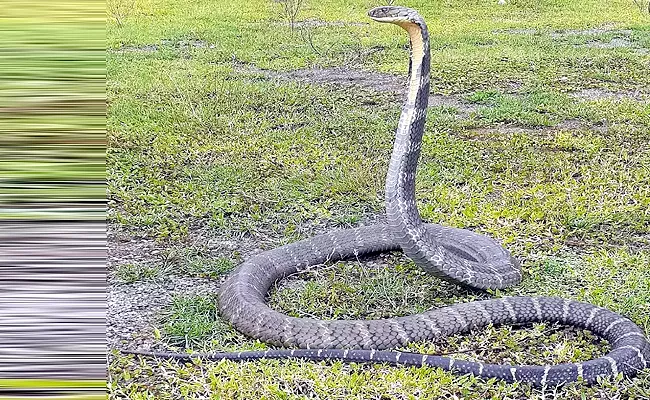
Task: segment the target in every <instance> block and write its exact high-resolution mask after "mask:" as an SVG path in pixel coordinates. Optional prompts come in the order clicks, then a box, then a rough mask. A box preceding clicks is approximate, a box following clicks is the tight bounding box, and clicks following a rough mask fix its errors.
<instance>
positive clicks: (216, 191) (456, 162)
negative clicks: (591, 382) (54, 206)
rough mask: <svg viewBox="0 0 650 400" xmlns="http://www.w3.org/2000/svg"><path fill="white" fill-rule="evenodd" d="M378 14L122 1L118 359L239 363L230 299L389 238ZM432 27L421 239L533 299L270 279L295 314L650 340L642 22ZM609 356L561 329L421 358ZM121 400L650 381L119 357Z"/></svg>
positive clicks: (346, 272) (399, 35)
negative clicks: (440, 235) (351, 233)
mask: <svg viewBox="0 0 650 400" xmlns="http://www.w3.org/2000/svg"><path fill="white" fill-rule="evenodd" d="M377 5H380V3H373V2H367V1H365V2H358V3H352V2H346V1H342V0H330V1H325V2H314V1H306V2H305V3H304V5H303V8H302V9H301V10H300V13H299V14H298V21H299V22H298V23H296V24H294V28H293V30H292V28H291V25H290V24H289V22H288V21H287V19H286V18H285V17H284V15H283V13H282V4H281V3H279V2H274V1H270V0H267V1H260V0H257V1H250V2H246V3H245V4H244V3H240V4H238V6H237V7H233V6H232V5H231V4H230V2H227V1H223V0H215V1H211V2H178V1H172V0H150V1H147V0H136V1H135V2H119V1H117V2H116V1H115V0H114V1H113V2H111V1H109V7H108V10H109V17H110V19H111V20H110V21H109V23H108V34H107V35H108V38H107V41H108V47H109V51H108V55H107V74H108V87H107V96H108V146H109V148H108V154H107V176H108V201H109V207H108V218H109V236H108V237H109V275H110V276H109V285H110V286H109V293H108V297H109V308H108V319H109V327H108V330H107V332H108V336H109V345H110V346H111V348H113V349H118V348H131V349H135V348H140V349H172V350H177V351H183V349H192V350H194V351H201V350H211V351H217V350H245V349H251V348H264V347H266V345H265V344H263V343H260V342H256V341H252V340H250V339H248V338H246V337H244V336H243V335H241V334H239V333H238V332H237V331H236V330H235V329H233V328H232V327H231V326H229V325H228V323H227V322H226V321H223V320H221V319H220V318H219V316H218V313H217V312H216V306H215V301H216V298H215V291H216V290H217V289H218V287H219V285H220V284H221V282H223V280H224V279H225V277H226V276H227V274H228V273H229V272H230V271H231V270H232V269H233V268H234V267H235V266H236V265H237V264H238V263H239V262H241V260H243V259H245V258H247V257H250V256H251V255H253V254H256V253H258V252H260V251H263V250H268V249H271V248H274V247H276V246H280V245H283V244H286V243H290V242H293V241H295V240H297V239H300V238H306V237H309V236H312V235H315V234H317V233H322V232H326V231H329V230H333V229H342V228H345V227H350V226H359V225H364V224H371V223H376V222H377V221H381V220H382V218H383V217H382V214H383V209H382V206H383V204H382V195H383V180H384V177H385V174H386V170H387V163H388V160H389V157H390V151H391V146H392V140H393V136H394V130H395V128H396V125H397V119H398V116H399V112H400V103H401V99H402V90H403V87H404V86H403V85H404V82H405V78H406V73H407V57H408V51H407V49H408V39H407V37H406V35H405V33H404V32H403V31H401V30H400V29H399V28H398V27H395V26H387V25H383V24H378V23H373V22H371V21H370V20H369V19H368V18H367V16H366V12H367V10H368V9H370V8H372V7H374V6H377ZM403 5H407V6H410V7H414V8H417V9H418V10H420V12H421V13H422V15H423V16H424V17H425V19H426V21H427V22H428V24H429V28H430V32H431V48H432V85H431V86H432V88H431V90H432V97H431V100H430V107H429V113H428V119H427V125H426V133H425V137H424V144H423V149H422V157H421V161H420V165H419V169H418V175H417V197H418V206H419V209H420V211H421V214H422V216H423V218H425V219H426V220H428V221H430V222H435V223H440V224H443V225H449V226H456V227H461V228H468V229H472V230H475V231H477V232H481V233H484V234H488V235H491V236H492V237H495V238H497V239H498V240H499V241H501V242H502V243H503V244H504V245H505V246H506V247H507V248H508V249H509V250H510V251H511V252H512V253H513V255H514V256H515V257H517V258H518V259H519V260H521V262H522V265H523V270H524V280H523V283H522V284H521V285H519V286H517V287H513V288H510V289H507V290H503V291H498V292H490V293H482V294H477V293H471V292H468V291H465V290H463V289H460V288H457V287H454V286H453V285H450V284H446V283H444V282H441V281H439V280H437V279H435V278H433V277H430V276H428V275H425V274H423V273H422V272H420V271H419V269H418V268H417V267H415V266H414V265H413V263H412V262H410V261H409V260H408V259H407V258H405V257H404V256H402V255H401V254H384V255H380V256H377V257H372V258H369V259H365V260H358V261H356V260H355V261H354V262H341V263H336V264H334V265H328V266H324V267H323V268H321V269H318V270H315V271H310V272H308V273H304V274H301V275H300V276H296V277H292V278H290V279H287V280H285V281H282V282H279V283H278V284H277V285H276V287H275V288H273V290H272V292H271V294H270V297H269V301H270V303H271V304H272V306H273V307H274V308H276V309H278V310H282V311H284V312H287V313H289V314H291V315H294V316H311V317H319V318H382V317H387V316H399V315H408V314H411V313H413V312H418V311H423V310H426V309H429V308H431V307H439V306H443V305H445V304H451V303H455V302H462V301H471V300H473V299H479V298H489V297H493V296H497V297H498V296H510V295H554V296H562V297H566V298H572V299H577V300H581V301H587V302H591V303H594V304H597V305H599V306H603V307H608V308H610V309H612V310H614V311H616V312H619V313H621V314H624V315H626V316H628V317H629V318H631V319H632V320H633V321H634V322H636V323H637V324H639V326H641V327H642V329H644V330H645V331H646V333H648V334H649V335H650V319H649V318H648V315H650V213H649V211H648V210H649V209H650V207H649V206H650V191H649V190H648V188H649V187H650V151H648V150H650V149H649V146H650V134H649V133H648V132H649V130H650V89H649V88H650V73H648V71H649V69H650V53H649V48H650V17H649V16H648V15H644V14H643V13H641V11H640V10H639V8H638V7H636V6H635V4H634V2H633V1H627V0H614V1H607V2H602V1H596V0H586V1H582V2H572V1H569V0H528V1H526V0H509V1H507V2H506V4H505V5H497V2H496V1H487V0H485V1H483V0H459V1H444V2H425V1H421V2H418V1H409V2H407V3H404V4H403ZM608 346H609V345H608V344H607V343H606V342H604V341H602V340H600V339H599V338H597V337H595V336H593V335H591V334H590V333H589V332H584V331H581V330H576V329H566V328H563V327H559V326H552V325H542V324H539V325H535V326H532V327H496V328H490V329H486V330H482V331H477V332H474V333H472V334H471V335H465V336H457V337H451V338H446V339H444V340H440V341H438V342H434V343H418V344H414V345H412V346H410V347H409V348H410V349H411V350H419V351H427V352H432V353H438V354H439V353H450V354H454V355H455V356H457V357H459V358H468V359H476V360H483V361H487V362H508V363H516V364H520V363H530V364H546V363H551V364H553V363H561V362H571V361H579V360H587V359H590V358H594V357H597V356H598V355H599V354H603V352H605V351H607V349H608ZM109 391H110V396H111V397H113V398H134V399H144V398H180V397H184V398H208V397H212V398H242V399H251V398H260V399H274V398H279V399H293V398H318V399H325V398H327V399H416V398H417V399H420V398H422V399H431V398H438V397H444V398H468V399H469V398H476V399H484V398H494V399H503V398H508V399H515V398H516V399H519V398H536V399H542V398H562V399H565V398H567V399H583V398H603V399H614V398H637V399H647V398H650V373H648V372H647V371H645V372H642V373H641V374H640V375H639V376H638V377H637V378H634V379H616V380H613V381H603V382H602V383H600V384H599V385H596V386H593V387H586V386H584V385H582V384H576V385H569V386H566V387H563V388H560V389H545V390H538V389H532V388H530V387H528V386H526V385H517V384H515V385H509V384H504V383H502V382H498V381H484V380H481V379H476V378H472V377H458V376H454V375H451V374H448V373H445V372H442V371H439V370H436V369H430V368H394V367H388V366H382V365H374V366H364V365H355V364H352V365H346V364H340V363H310V362H304V361H292V360H287V361H262V362H250V363H239V364H238V363H232V362H220V363H207V362H202V363H198V362H197V363H194V364H179V363H175V362H157V361H152V360H147V359H139V358H135V357H132V356H123V355H120V354H119V353H118V352H113V353H112V354H111V357H110V365H109Z"/></svg>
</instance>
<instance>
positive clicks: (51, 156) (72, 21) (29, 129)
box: [0, 0, 106, 399]
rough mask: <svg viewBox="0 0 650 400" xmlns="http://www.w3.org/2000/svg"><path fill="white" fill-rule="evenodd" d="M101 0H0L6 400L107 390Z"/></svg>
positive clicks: (0, 338)
mask: <svg viewBox="0 0 650 400" xmlns="http://www.w3.org/2000/svg"><path fill="white" fill-rule="evenodd" d="M104 4H105V3H103V2H98V1H51V2H30V1H16V0H9V1H7V0H2V1H1V2H0V399H26V398H57V399H68V398H69V399H99V398H106V390H105V389H106V342H105V310H106V296H105V283H106V273H105V258H106V246H105V242H106V231H105V184H104V181H105V154H106V149H105V71H106V62H105V56H104V43H105V22H104V21H105V11H104V10H105V5H104Z"/></svg>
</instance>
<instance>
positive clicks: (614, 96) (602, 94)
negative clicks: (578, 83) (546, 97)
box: [571, 88, 650, 101]
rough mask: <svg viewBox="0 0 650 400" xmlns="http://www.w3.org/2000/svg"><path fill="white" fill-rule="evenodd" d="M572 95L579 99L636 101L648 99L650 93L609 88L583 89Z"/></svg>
mask: <svg viewBox="0 0 650 400" xmlns="http://www.w3.org/2000/svg"><path fill="white" fill-rule="evenodd" d="M571 97H573V98H575V99H579V100H587V101H594V100H625V99H630V100H636V101H648V100H649V99H650V95H648V94H644V93H642V92H640V91H620V92H619V91H611V90H607V89H599V88H592V89H582V90H579V91H577V92H573V93H572V94H571Z"/></svg>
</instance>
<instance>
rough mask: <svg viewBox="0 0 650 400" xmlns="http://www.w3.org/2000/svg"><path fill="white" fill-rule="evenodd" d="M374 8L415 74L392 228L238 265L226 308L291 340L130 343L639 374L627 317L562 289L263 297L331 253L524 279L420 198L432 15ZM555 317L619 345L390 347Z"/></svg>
mask: <svg viewBox="0 0 650 400" xmlns="http://www.w3.org/2000/svg"><path fill="white" fill-rule="evenodd" d="M368 14H369V16H370V17H371V18H372V19H373V20H375V21H379V22H388V23H393V24H396V25H399V26H400V27H402V28H404V29H405V30H406V31H407V32H408V35H409V38H410V42H411V55H410V65H409V82H408V91H407V96H406V101H405V104H404V106H403V108H402V113H401V115H400V119H399V125H398V128H397V133H396V138H395V144H394V147H393V153H392V157H391V160H390V165H389V169H388V175H387V178H386V194H385V196H386V198H385V200H386V213H387V223H386V224H384V225H372V226H363V227H359V228H354V229H347V230H341V231H335V232H331V233H327V234H323V235H319V236H315V237H312V238H310V239H306V240H302V241H299V242H295V243H292V244H289V245H286V246H282V247H279V248H276V249H273V250H270V251H266V252H263V253H261V254H259V255H257V256H254V257H253V258H251V259H249V260H247V261H246V262H244V263H243V264H241V265H240V266H239V267H238V268H237V269H236V270H235V271H234V272H233V273H232V274H231V275H230V277H229V278H228V279H227V280H226V282H225V283H224V284H223V286H222V288H221V290H220V294H219V310H220V313H221V315H222V316H223V317H224V318H226V319H228V320H229V321H230V322H231V323H232V324H233V325H234V326H235V327H236V328H237V329H238V330H240V331H241V332H243V333H244V334H246V335H248V336H250V337H252V338H256V339H260V340H262V341H264V342H267V343H270V344H273V345H276V346H284V347H292V348H293V349H272V350H266V351H244V352H239V353H212V354H179V353H163V352H147V351H124V352H125V353H133V354H140V355H149V356H156V357H163V358H176V359H189V358H192V357H198V358H204V359H209V360H222V359H228V360H255V359H263V358H267V359H270V358H290V357H293V358H304V359H309V360H314V361H319V360H332V359H337V360H343V361H346V362H377V363H388V364H398V365H412V366H433V367H439V368H442V369H444V370H447V371H453V372H456V373H460V374H473V375H475V376H479V377H482V378H499V379H503V380H505V381H507V382H514V381H521V382H526V383H529V384H531V385H534V386H556V385H561V384H564V383H568V382H573V381H577V380H580V379H582V380H583V381H585V382H587V383H588V384H592V383H595V382H596V381H597V379H598V378H599V377H607V376H616V375H618V374H619V373H622V374H623V375H625V376H633V375H635V374H636V373H638V372H639V371H640V370H642V369H644V368H645V367H646V365H647V363H649V362H650V343H649V342H648V340H647V339H646V338H645V336H644V334H643V331H642V330H641V329H640V328H639V327H638V326H637V325H635V324H634V323H633V322H632V321H630V320H629V319H627V318H625V317H622V316H621V315H619V314H616V313H614V312H612V311H609V310H607V309H604V308H600V307H596V306H594V305H591V304H587V303H582V302H577V301H573V300H567V299H562V298H553V297H505V298H499V299H491V300H484V301H474V302H469V303H461V304H454V305H451V306H447V307H444V308H440V309H435V310H430V311H426V312H423V313H420V314H416V315H410V316H405V317H397V318H390V319H382V320H318V319H311V318H293V317H289V316H287V315H285V314H282V313H280V312H277V311H275V310H272V309H271V308H269V306H268V305H267V304H266V299H265V298H266V296H267V293H268V290H269V288H270V287H271V285H272V284H273V283H274V282H276V281H277V280H279V279H282V278H284V277H286V276H288V275H291V274H293V273H296V272H298V271H301V270H304V269H306V268H309V267H311V266H316V265H321V264H323V263H326V262H333V261H337V260H344V259H349V258H354V257H360V256H364V255H368V254H372V253H377V252H383V251H393V250H400V249H401V250H402V251H404V253H405V254H406V255H407V256H408V257H410V258H411V259H413V261H414V262H415V263H416V264H417V265H419V266H420V267H421V268H422V269H424V270H425V271H427V272H429V273H432V274H433V275H435V276H437V277H439V278H441V279H445V280H447V281H450V282H453V283H456V284H460V285H463V286H467V287H471V288H477V289H490V288H491V289H497V288H505V287H507V286H510V285H513V284H516V283H518V282H519V281H520V280H521V272H520V266H519V263H517V262H516V260H514V259H513V258H512V257H511V256H510V254H509V253H508V252H507V250H505V249H504V248H503V247H501V246H500V245H499V244H498V243H497V242H495V241H494V240H492V239H490V238H488V237H486V236H483V235H479V234H476V233H473V232H470V231H466V230H463V229H455V228H447V227H442V226H439V225H432V224H425V223H423V222H422V220H421V218H420V215H419V212H418V209H417V207H416V203H415V172H416V168H417V163H418V158H419V155H420V149H421V145H422V135H423V132H424V122H425V116H426V109H427V102H428V96H429V68H430V67H429V64H430V52H429V34H428V31H427V27H426V24H425V22H424V20H423V18H422V17H421V16H420V15H419V14H418V13H417V12H416V11H415V10H412V9H409V8H405V7H397V6H386V7H377V8H374V9H372V10H371V11H370V12H369V13H368ZM533 322H550V323H560V324H564V325H569V326H574V327H578V328H583V329H588V330H590V331H592V332H594V333H595V334H597V335H599V336H601V337H603V338H605V339H606V340H608V341H609V343H610V344H611V351H610V352H609V353H608V354H607V355H605V356H602V357H600V358H597V359H593V360H590V361H586V362H580V363H568V364H559V365H546V366H533V365H525V366H519V365H497V364H486V363H480V362H472V361H464V360H457V359H454V358H450V357H443V356H436V355H428V354H417V353H410V352H402V351H394V350H390V349H393V348H395V347H399V346H405V345H406V344H408V343H411V342H417V341H423V340H434V339H438V338H442V337H445V336H448V335H452V334H458V333H466V332H469V331H470V330H472V329H479V328H483V327H486V326H488V325H491V324H492V325H502V324H521V323H533Z"/></svg>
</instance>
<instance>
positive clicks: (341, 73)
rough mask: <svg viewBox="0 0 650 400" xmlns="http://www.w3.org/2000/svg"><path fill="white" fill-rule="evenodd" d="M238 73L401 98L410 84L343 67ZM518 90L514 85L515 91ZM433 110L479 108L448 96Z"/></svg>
mask: <svg viewBox="0 0 650 400" xmlns="http://www.w3.org/2000/svg"><path fill="white" fill-rule="evenodd" d="M235 70H236V71H237V72H240V73H250V74H259V75H263V76H264V77H266V78H269V79H280V80H293V81H299V82H305V83H310V84H322V85H337V86H357V87H361V88H365V89H371V90H375V91H379V92H390V93H394V94H395V95H396V96H400V97H401V96H403V94H404V91H405V90H406V84H407V77H405V76H398V75H392V74H383V73H379V72H374V71H362V70H355V69H351V68H340V67H339V68H305V69H299V70H294V71H271V70H264V69H261V68H257V67H255V66H253V65H250V64H241V63H240V64H236V65H235ZM513 85H515V84H513ZM515 87H516V86H513V88H515ZM429 107H453V108H455V109H457V110H458V113H459V114H460V115H461V116H463V117H466V116H468V115H469V114H470V113H472V112H474V111H476V110H477V109H478V106H477V105H475V104H472V103H468V102H466V101H464V100H463V98H462V96H458V95H454V96H444V95H438V94H432V95H430V96H429Z"/></svg>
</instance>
